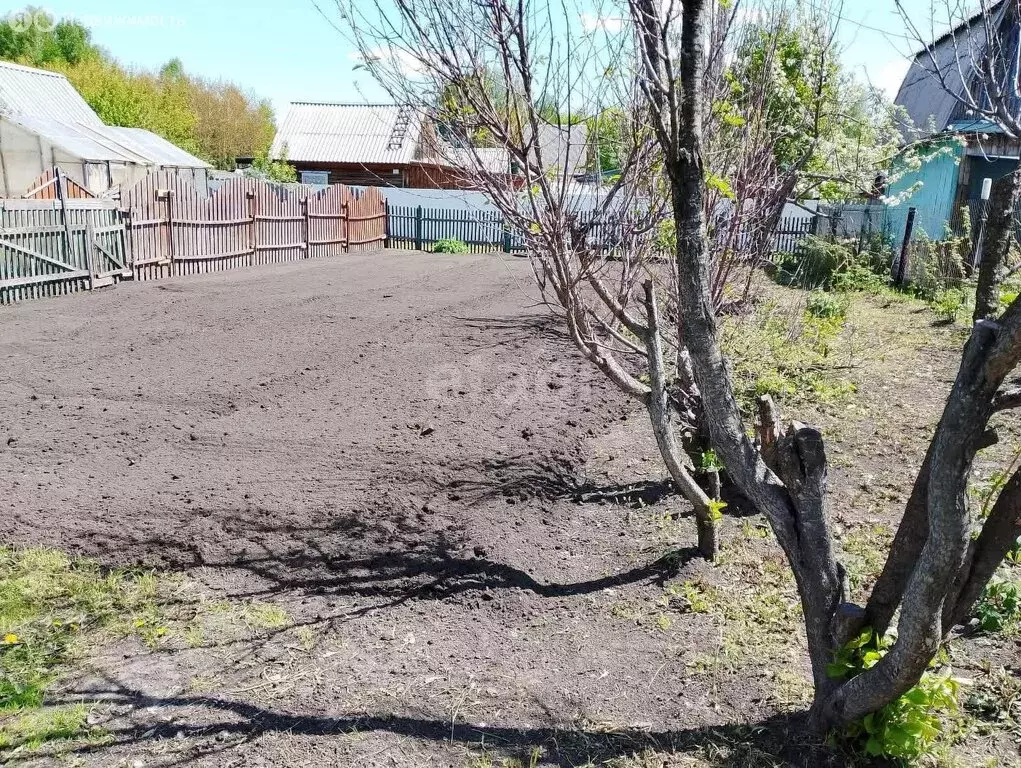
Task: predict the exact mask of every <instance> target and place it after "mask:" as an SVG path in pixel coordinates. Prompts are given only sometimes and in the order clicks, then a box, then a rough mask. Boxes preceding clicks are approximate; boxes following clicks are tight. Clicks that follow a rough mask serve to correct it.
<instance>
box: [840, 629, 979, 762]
mask: <svg viewBox="0 0 1021 768" xmlns="http://www.w3.org/2000/svg"><path fill="white" fill-rule="evenodd" d="M891 643H892V640H891V639H890V638H888V637H879V636H877V635H876V634H875V632H873V631H872V630H871V629H865V630H864V631H862V633H861V634H860V635H858V637H856V638H854V639H853V640H851V641H850V642H849V643H848V644H847V645H845V646H844V647H843V648H841V649H840V650H839V651H837V653H836V656H835V658H834V660H833V663H831V664H830V665H829V667H828V668H827V670H826V671H827V673H828V674H829V676H830V677H832V678H834V679H837V680H849V679H850V678H852V677H855V676H857V675H859V674H861V673H862V672H864V671H865V670H866V669H871V668H872V667H874V666H875V665H876V664H877V663H878V662H879V660H880V659H881V658H883V656H885V655H886V652H887V650H888V649H889V647H890V645H891ZM959 688H960V684H959V683H958V681H957V680H955V679H954V678H952V677H951V676H950V674H949V672H944V673H939V674H936V673H932V672H926V673H925V674H923V675H922V679H921V680H919V681H918V685H916V686H915V687H914V688H912V689H910V690H909V691H908V692H907V693H905V694H904V695H903V696H901V697H900V698H899V699H895V700H894V701H892V702H890V703H889V704H887V705H886V706H885V707H883V708H882V709H880V710H879V711H878V712H873V713H871V714H868V715H866V716H865V717H864V718H863V719H862V720H861V721H860V722H857V723H852V724H851V725H850V726H848V728H847V730H846V732H845V734H844V735H845V737H846V738H847V739H848V740H850V741H851V743H852V744H853V745H854V746H855V747H856V748H857V749H859V750H860V751H862V752H864V753H865V754H866V755H868V756H870V757H885V758H891V759H893V760H904V761H910V760H913V759H915V758H918V757H922V756H923V755H926V754H928V753H929V752H930V751H931V750H932V746H933V744H934V743H935V741H936V738H937V737H938V736H939V734H940V712H941V711H942V712H947V711H953V710H955V709H956V708H957V692H958V690H959Z"/></svg>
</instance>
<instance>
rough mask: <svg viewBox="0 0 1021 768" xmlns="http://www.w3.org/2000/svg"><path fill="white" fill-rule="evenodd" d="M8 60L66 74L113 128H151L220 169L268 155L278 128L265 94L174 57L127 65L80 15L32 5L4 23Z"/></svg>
mask: <svg viewBox="0 0 1021 768" xmlns="http://www.w3.org/2000/svg"><path fill="white" fill-rule="evenodd" d="M0 59H5V60H8V61H15V62H17V63H19V64H25V65H28V66H32V67H42V68H46V69H51V70H54V71H57V72H61V73H62V74H64V75H65V76H66V77H67V79H68V80H69V81H70V82H71V84H72V85H73V86H74V87H75V88H76V89H77V90H78V92H79V93H81V95H82V97H83V98H84V99H85V101H86V102H88V104H89V106H91V107H92V108H93V109H94V110H95V111H96V113H97V114H98V115H99V117H100V118H101V119H102V120H103V121H104V122H105V123H108V124H110V125H119V126H126V127H130V128H145V129H146V130H149V131H152V132H153V133H156V134H159V135H160V136H162V137H163V138H165V139H167V140H168V141H170V142H172V143H174V144H176V145H177V146H179V147H181V148H182V149H184V150H186V151H188V152H191V153H193V154H195V155H197V156H199V157H201V158H203V159H204V160H207V161H208V162H210V163H212V164H213V165H215V166H216V167H218V168H222V169H227V170H230V169H233V168H234V166H235V163H236V160H237V158H239V157H259V156H261V155H265V154H266V153H267V152H268V150H269V146H270V144H271V143H272V141H273V134H274V131H275V127H274V121H273V111H272V109H271V108H270V106H269V103H268V102H267V101H265V100H264V99H260V98H258V97H257V96H255V95H253V94H251V93H248V92H246V91H245V90H243V89H241V88H240V87H238V86H236V85H234V84H233V83H227V82H221V81H207V80H204V79H202V78H199V77H195V76H193V75H190V74H189V73H188V72H187V70H186V69H185V66H184V64H183V62H182V61H181V60H180V59H178V58H174V59H171V60H170V61H168V62H167V63H166V64H164V65H163V66H162V67H161V68H160V69H159V70H158V71H147V70H136V69H131V68H128V67H125V66H123V65H122V64H121V63H120V62H118V61H117V60H116V59H115V58H113V57H112V56H111V55H110V54H109V53H107V52H106V51H104V50H102V49H101V48H99V47H98V46H97V45H96V44H95V43H94V42H93V41H92V35H91V32H90V31H89V30H88V29H87V28H86V27H85V26H83V25H82V24H81V23H79V22H77V21H75V20H73V19H62V20H60V21H59V22H56V23H54V19H53V17H51V16H50V15H48V14H47V13H46V12H45V11H42V10H40V9H39V8H36V7H34V6H30V7H28V8H26V9H24V10H23V11H21V12H19V13H16V14H11V15H8V16H7V17H6V18H4V19H3V20H2V21H0Z"/></svg>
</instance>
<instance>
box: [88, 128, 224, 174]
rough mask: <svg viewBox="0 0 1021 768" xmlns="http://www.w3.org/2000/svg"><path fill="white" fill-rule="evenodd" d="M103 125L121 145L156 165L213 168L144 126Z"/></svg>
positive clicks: (106, 131)
mask: <svg viewBox="0 0 1021 768" xmlns="http://www.w3.org/2000/svg"><path fill="white" fill-rule="evenodd" d="M103 127H104V132H105V133H106V134H108V135H112V136H114V137H115V138H116V139H117V141H118V142H119V143H120V144H121V146H124V147H126V148H128V149H129V150H131V151H133V152H136V153H138V154H139V155H142V156H143V157H146V158H148V159H149V160H150V161H152V162H154V163H155V164H156V165H163V166H168V167H174V168H212V166H211V165H210V164H209V163H207V162H206V161H205V160H200V159H199V158H197V157H195V155H192V154H190V153H188V152H185V151H184V150H183V149H181V148H180V147H179V146H177V145H176V144H174V143H172V142H170V141H167V140H166V139H164V138H163V137H162V136H160V135H159V134H156V133H153V132H152V131H147V130H145V129H144V128H121V127H115V126H111V125H107V126H103Z"/></svg>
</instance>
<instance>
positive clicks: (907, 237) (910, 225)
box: [894, 208, 915, 288]
mask: <svg viewBox="0 0 1021 768" xmlns="http://www.w3.org/2000/svg"><path fill="white" fill-rule="evenodd" d="M914 228H915V209H914V208H908V219H907V221H906V222H905V223H904V242H902V243H901V244H900V261H898V262H897V274H896V275H895V276H894V284H895V285H896V286H897V287H898V288H900V287H903V285H904V279H905V278H906V277H907V274H908V254H909V253H910V249H911V231H912V230H913V229H914Z"/></svg>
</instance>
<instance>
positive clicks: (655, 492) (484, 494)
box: [435, 454, 676, 508]
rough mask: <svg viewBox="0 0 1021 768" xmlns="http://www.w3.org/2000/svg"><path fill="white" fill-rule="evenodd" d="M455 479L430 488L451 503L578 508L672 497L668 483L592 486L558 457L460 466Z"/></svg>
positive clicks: (518, 457)
mask: <svg viewBox="0 0 1021 768" xmlns="http://www.w3.org/2000/svg"><path fill="white" fill-rule="evenodd" d="M452 473H453V474H455V475H457V477H455V478H454V479H452V480H450V481H448V482H447V483H445V484H443V485H442V486H440V487H438V488H437V489H436V491H435V492H436V494H439V495H446V496H447V497H448V498H452V499H453V500H460V498H461V497H469V498H466V501H468V502H469V503H470V504H481V503H483V502H486V501H489V500H491V499H493V498H496V497H500V496H502V497H504V498H505V499H511V500H516V501H528V500H530V499H539V500H541V501H573V502H575V503H578V504H585V503H598V502H606V503H610V504H619V505H621V506H627V507H630V508H640V507H646V506H649V505H650V504H656V503H657V502H660V501H662V500H663V499H665V498H667V497H669V496H674V495H676V491H675V489H674V486H673V484H672V483H671V482H670V481H669V480H639V481H636V482H633V483H609V484H599V483H595V482H593V481H591V480H589V479H587V478H585V477H580V476H579V475H578V474H577V470H576V469H575V467H574V465H573V464H572V462H571V461H570V460H569V459H567V458H566V457H564V456H558V455H553V456H534V455H532V456H529V455H521V454H519V455H516V456H506V457H499V458H494V459H487V460H485V461H483V462H482V464H481V466H479V465H474V464H464V465H460V466H456V467H454V468H453V469H452Z"/></svg>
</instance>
